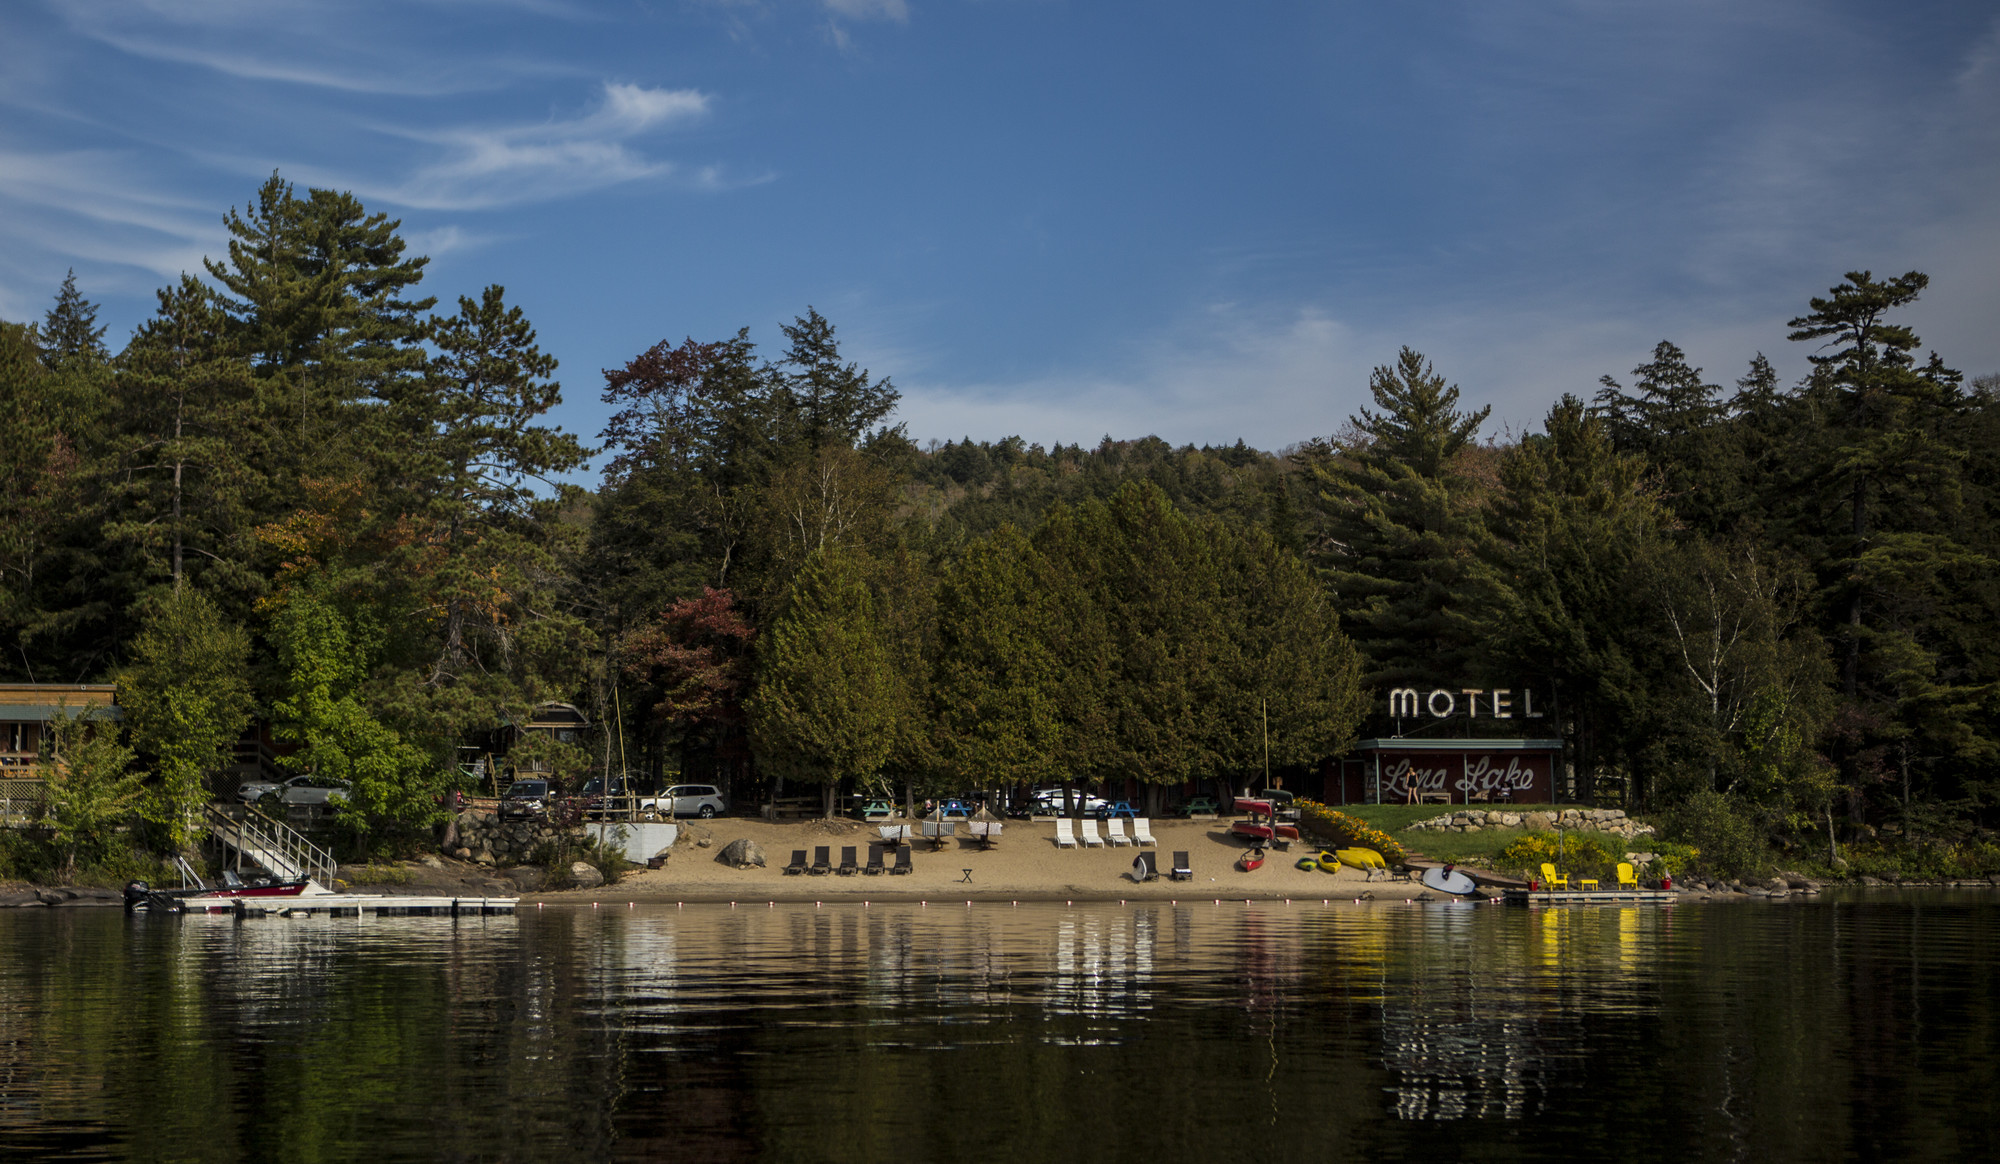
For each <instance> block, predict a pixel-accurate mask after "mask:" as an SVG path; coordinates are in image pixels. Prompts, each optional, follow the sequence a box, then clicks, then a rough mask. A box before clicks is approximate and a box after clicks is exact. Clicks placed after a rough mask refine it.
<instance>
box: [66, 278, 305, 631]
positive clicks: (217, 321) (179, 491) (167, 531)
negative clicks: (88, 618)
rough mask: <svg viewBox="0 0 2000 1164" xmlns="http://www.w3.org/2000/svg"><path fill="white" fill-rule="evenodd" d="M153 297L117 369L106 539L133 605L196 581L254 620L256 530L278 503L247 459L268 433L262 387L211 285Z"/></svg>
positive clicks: (258, 586)
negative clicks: (155, 590)
mask: <svg viewBox="0 0 2000 1164" xmlns="http://www.w3.org/2000/svg"><path fill="white" fill-rule="evenodd" d="M158 295H159V310H158V311H157V312H156V313H155V314H154V316H153V317H152V318H151V319H149V320H147V321H146V322H145V323H143V324H141V325H140V327H139V329H138V331H137V332H136V333H135V334H134V335H133V337H132V342H131V343H130V344H129V345H128V346H127V347H126V349H125V353H124V355H123V357H122V358H121V361H120V363H121V367H120V374H119V379H118V396H119V408H118V419H117V424H116V432H115V434H114V436H113V437H112V449H113V453H114V455H115V456H116V457H117V471H116V476H115V478H114V481H113V483H112V486H111V489H110V491H109V504H110V508H111V514H110V517H109V520H107V522H106V523H105V527H104V533H105V537H106V538H107V540H109V541H110V542H112V543H113V544H114V545H115V546H117V547H118V550H119V558H118V563H117V570H118V573H119V577H120V585H121V588H122V589H123V590H124V591H125V592H126V593H127V594H129V595H131V596H132V598H133V599H134V600H137V599H138V597H139V596H141V595H143V594H145V593H146V591H147V590H148V588H150V587H152V586H155V585H158V584H160V583H161V582H163V581H164V582H166V583H169V584H170V585H171V588H172V589H173V590H174V591H175V592H178V591H179V590H180V589H181V588H182V587H183V585H184V584H185V583H186V581H187V579H188V577H189V575H190V573H194V574H197V575H199V576H200V578H201V581H202V584H203V585H204V587H205V588H207V589H208V590H209V591H210V592H211V593H216V594H223V595H228V596H230V597H231V599H232V601H231V602H230V606H231V608H232V610H234V611H235V612H237V613H238V614H247V613H248V610H249V605H250V603H251V601H252V600H254V599H255V598H257V597H259V596H260V595H261V594H262V593H263V591H264V585H265V571H266V570H267V569H268V563H266V562H264V561H262V560H261V552H260V548H259V546H258V543H257V542H256V540H255V539H254V538H253V537H252V531H253V530H254V528H255V524H256V521H257V519H258V518H259V516H260V515H263V514H268V513H269V512H270V511H271V509H273V508H274V507H275V505H276V504H277V501H276V498H274V497H273V496H272V490H271V487H270V483H269V481H268V480H266V479H264V478H263V476H262V475H261V474H260V473H259V471H258V468H257V461H258V458H257V457H256V456H255V455H254V453H253V452H252V450H253V449H255V448H258V447H260V446H261V444H262V442H263V438H264V436H265V431H264V418H263V417H260V416H259V415H258V412H257V407H256V388H255V386H254V384H253V383H252V381H251V377H250V371H249V367H248V365H247V363H246V362H245V361H244V360H243V358H242V357H241V355H240V354H238V353H237V352H235V351H234V350H232V349H231V348H230V346H229V344H228V341H227V339H226V329H227V327H228V317H227V316H226V315H224V314H223V312H222V311H221V310H220V308H218V307H217V305H216V304H215V301H214V296H213V295H212V294H211V293H210V292H209V291H208V289H207V288H205V287H203V286H202V285H201V284H200V283H199V282H197V281H196V280H195V279H193V278H191V277H188V276H182V278H181V281H180V282H179V284H177V285H176V286H174V287H171V288H167V289H164V290H162V291H160V292H159V293H158Z"/></svg>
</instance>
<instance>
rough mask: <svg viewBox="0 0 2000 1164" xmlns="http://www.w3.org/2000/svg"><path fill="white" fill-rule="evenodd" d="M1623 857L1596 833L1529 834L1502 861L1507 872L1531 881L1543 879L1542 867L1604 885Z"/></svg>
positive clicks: (1504, 851) (1504, 852) (1503, 853)
mask: <svg viewBox="0 0 2000 1164" xmlns="http://www.w3.org/2000/svg"><path fill="white" fill-rule="evenodd" d="M1623 856H1624V852H1623V850H1622V849H1621V850H1620V851H1618V852H1613V851H1612V850H1611V849H1610V848H1609V847H1608V846H1607V845H1606V843H1605V841H1604V840H1603V839H1602V838H1600V837H1599V836H1597V835H1595V834H1592V833H1567V832H1566V833H1527V834H1525V835H1523V836H1522V837H1520V838H1519V839H1518V840H1516V841H1514V842H1513V843H1512V844H1510V845H1508V846H1507V847H1506V848H1504V849H1502V850H1500V855H1499V860H1500V863H1501V865H1502V866H1503V867H1504V868H1507V869H1513V870H1518V871H1520V872H1522V873H1524V874H1526V875H1528V876H1530V877H1536V876H1539V875H1540V874H1541V871H1542V866H1543V865H1544V864H1549V865H1554V866H1555V867H1556V869H1557V871H1558V872H1561V873H1564V874H1566V875H1568V876H1571V877H1595V878H1597V879H1598V880H1599V881H1602V880H1604V879H1606V878H1607V877H1610V876H1611V875H1612V874H1613V873H1614V872H1615V871H1616V868H1617V865H1618V861H1619V860H1620V858H1622V857H1623Z"/></svg>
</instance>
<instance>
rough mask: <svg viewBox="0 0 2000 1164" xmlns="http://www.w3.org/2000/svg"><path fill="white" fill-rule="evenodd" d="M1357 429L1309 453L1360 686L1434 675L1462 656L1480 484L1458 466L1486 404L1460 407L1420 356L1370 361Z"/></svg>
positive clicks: (1459, 669)
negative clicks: (1366, 402)
mask: <svg viewBox="0 0 2000 1164" xmlns="http://www.w3.org/2000/svg"><path fill="white" fill-rule="evenodd" d="M1369 391H1370V393H1371V394H1372V395H1373V396H1374V398H1375V403H1376V405H1377V406H1378V407H1379V408H1381V409H1382V411H1381V412H1379V413H1376V412H1371V411H1369V410H1368V409H1365V408H1364V409H1362V410H1361V411H1360V413H1359V414H1358V415H1357V416H1355V417H1354V418H1353V426H1354V431H1355V436H1354V438H1353V439H1352V440H1349V441H1347V442H1345V443H1343V444H1342V445H1341V446H1340V447H1338V448H1337V449H1324V448H1323V449H1321V450H1320V451H1319V452H1318V453H1316V454H1313V455H1309V456H1308V457H1307V465H1308V467H1309V469H1310V470H1311V472H1312V474H1313V476H1314V478H1315V479H1316V480H1317V482H1318V484H1319V486H1320V494H1319V502H1320V506H1321V509H1322V511H1323V514H1324V518H1325V522H1326V537H1325V542H1324V544H1323V546H1322V547H1321V549H1320V552H1319V554H1318V557H1319V559H1320V563H1321V565H1322V566H1323V568H1324V569H1326V571H1327V574H1328V578H1329V581H1330V582H1331V584H1332V587H1333V591H1334V593H1335V595H1336V599H1337V601H1338V603H1339V605H1340V608H1341V611H1342V614H1343V617H1345V618H1346V619H1347V621H1348V626H1349V628H1350V634H1351V635H1352V637H1353V639H1354V642H1355V645H1356V646H1357V647H1359V648H1360V649H1361V652H1362V655H1363V657H1364V658H1365V659H1366V661H1367V669H1368V677H1367V678H1368V682H1369V683H1371V684H1390V683H1398V682H1403V681H1412V682H1434V681H1440V677H1442V676H1452V675H1458V674H1462V673H1463V671H1464V668H1465V666H1466V665H1467V661H1468V659H1469V656H1470V653H1471V642H1470V638H1469V631H1468V629H1467V624H1466V621H1465V620H1466V617H1467V613H1468V612H1467V611H1466V610H1465V609H1463V606H1462V601H1463V598H1464V592H1465V590H1466V588H1467V578H1468V570H1469V568H1470V565H1471V561H1472V555H1473V553H1474V551H1475V549H1476V547H1477V546H1478V544H1479V543H1480V541H1481V538H1482V536H1483V535H1482V529H1481V524H1480V508H1479V496H1478V490H1477V488H1476V486H1475V484H1474V482H1473V481H1472V480H1471V479H1470V478H1469V477H1468V476H1467V475H1466V474H1465V473H1464V471H1463V470H1462V468H1461V464H1460V462H1461V459H1462V458H1463V457H1464V456H1465V455H1467V454H1468V453H1469V452H1470V450H1471V443H1472V440H1473V437H1474V436H1475V435H1476V434H1477V433H1478V431H1479V426H1480V425H1481V424H1483V423H1484V422H1485V420H1486V417H1487V415H1488V413H1489V412H1491V409H1490V408H1482V409H1480V410H1478V411H1477V412H1461V411H1460V410H1459V409H1458V397H1459V391H1458V388H1457V386H1455V385H1448V384H1447V383H1446V382H1445V379H1444V377H1443V376H1440V375H1438V374H1437V371H1436V369H1434V368H1433V367H1432V366H1431V364H1430V362H1429V361H1428V360H1425V359H1424V358H1423V356H1421V355H1419V354H1418V353H1416V352H1414V351H1411V350H1410V349H1409V348H1404V349H1403V350H1402V352H1401V353H1400V354H1399V355H1398V357H1397V361H1396V365H1395V367H1393V368H1391V367H1377V368H1376V369H1375V371H1374V373H1373V375H1372V376H1371V377H1370V378H1369Z"/></svg>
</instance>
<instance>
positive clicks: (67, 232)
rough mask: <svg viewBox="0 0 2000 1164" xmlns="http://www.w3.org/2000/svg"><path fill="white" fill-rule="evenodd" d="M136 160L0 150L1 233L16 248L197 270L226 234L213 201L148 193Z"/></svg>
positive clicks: (163, 271) (164, 270)
mask: <svg viewBox="0 0 2000 1164" xmlns="http://www.w3.org/2000/svg"><path fill="white" fill-rule="evenodd" d="M136 168H137V167H136V163H135V162H134V161H133V159H131V158H130V157H128V156H126V155H123V154H120V153H115V152H110V151H72V152H66V153H30V152H24V151H8V150H0V206H4V207H5V213H0V237H4V238H8V239H10V240H11V244H10V245H11V249H14V250H16V251H17V252H27V251H40V252H43V253H45V254H52V255H55V256H58V257H60V258H61V259H62V260H65V261H68V260H78V259H81V260H85V261H87V262H92V263H100V264H105V265H108V266H115V267H124V268H137V269H139V270H143V271H147V272H150V273H151V274H153V275H157V276H162V277H165V278H170V279H171V278H175V277H178V276H179V275H180V273H181V272H183V271H199V270H200V269H201V259H202V256H203V255H204V254H206V253H208V252H209V251H210V250H212V249H214V248H215V247H216V246H217V245H218V244H219V243H220V242H221V239H222V235H223V230H222V226H221V215H220V213H219V212H218V211H217V210H216V208H215V207H213V206H209V205H205V204H202V203H197V202H194V201H191V200H185V199H176V198H170V197H165V196H162V195H157V194H151V193H148V192H146V186H145V184H143V183H139V182H135V181H134V180H133V176H134V171H135V169H136Z"/></svg>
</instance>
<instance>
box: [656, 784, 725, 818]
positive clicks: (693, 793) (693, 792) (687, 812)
mask: <svg viewBox="0 0 2000 1164" xmlns="http://www.w3.org/2000/svg"><path fill="white" fill-rule="evenodd" d="M639 811H640V812H643V813H645V814H647V815H648V816H654V817H667V818H670V819H671V818H673V817H677V816H698V817H701V818H702V819H703V820H707V819H708V818H709V817H712V816H718V815H720V814H722V813H725V812H728V811H729V806H728V805H727V804H725V803H723V800H722V792H721V790H720V789H718V788H716V786H715V785H713V784H676V785H674V786H673V787H672V788H669V789H667V790H666V791H665V792H662V793H660V794H659V795H658V796H650V797H646V798H644V799H642V800H640V801H639Z"/></svg>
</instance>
